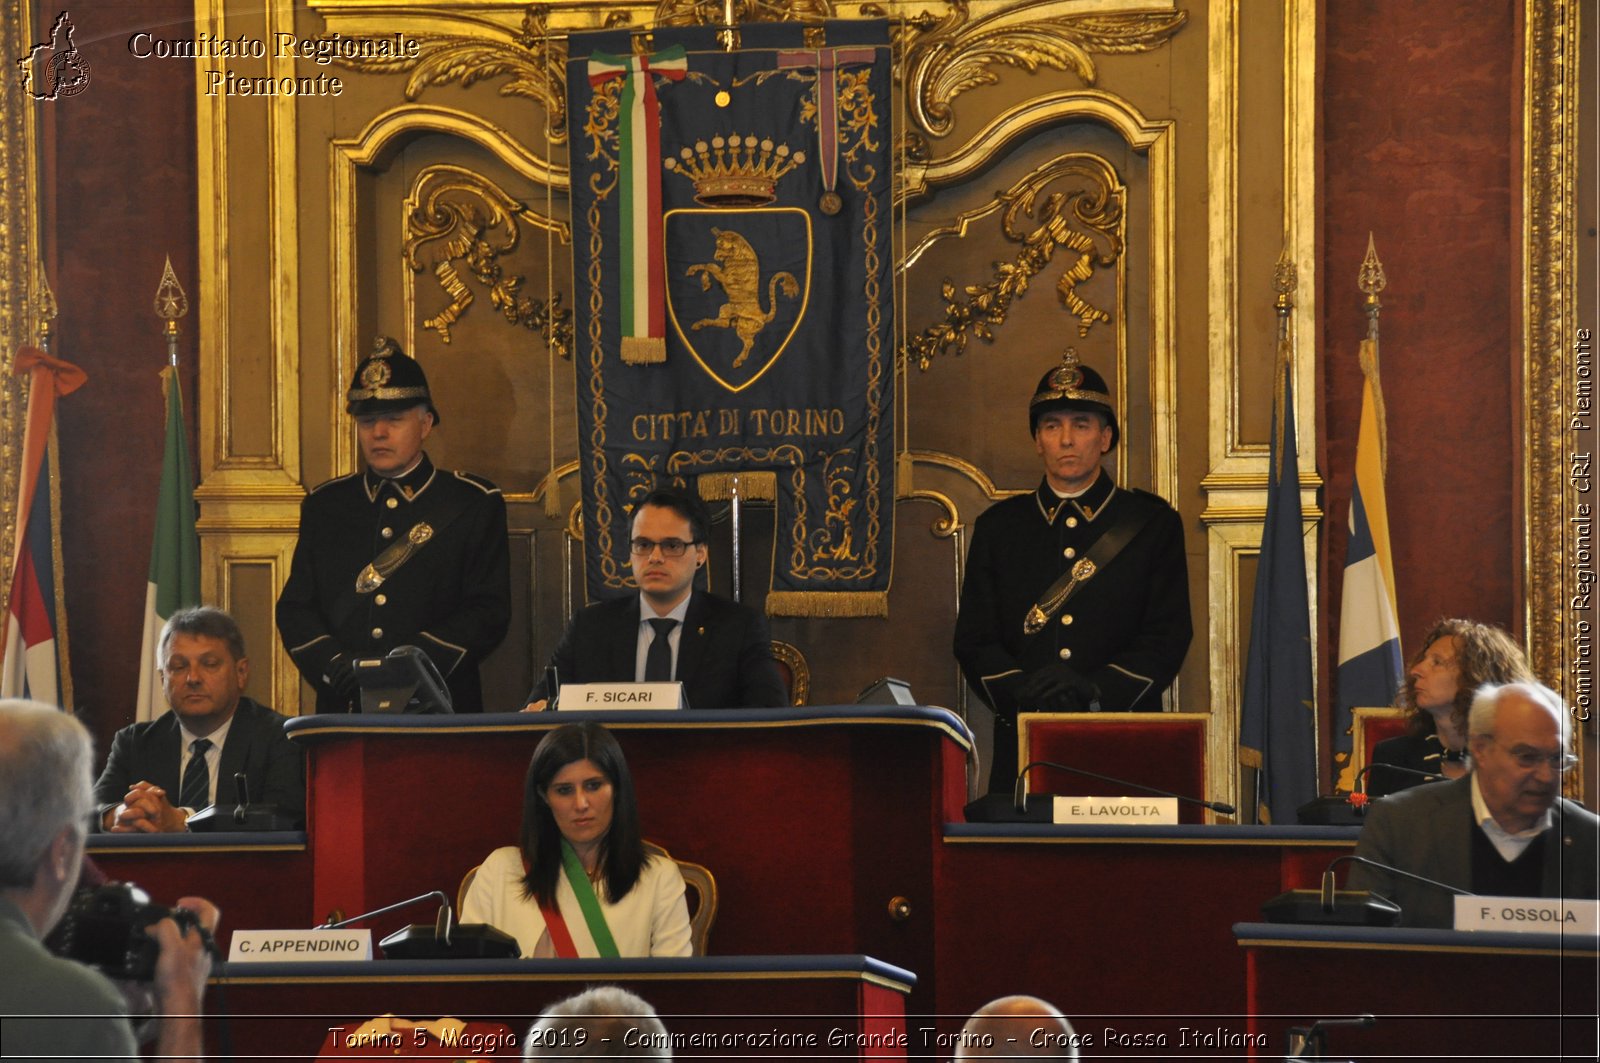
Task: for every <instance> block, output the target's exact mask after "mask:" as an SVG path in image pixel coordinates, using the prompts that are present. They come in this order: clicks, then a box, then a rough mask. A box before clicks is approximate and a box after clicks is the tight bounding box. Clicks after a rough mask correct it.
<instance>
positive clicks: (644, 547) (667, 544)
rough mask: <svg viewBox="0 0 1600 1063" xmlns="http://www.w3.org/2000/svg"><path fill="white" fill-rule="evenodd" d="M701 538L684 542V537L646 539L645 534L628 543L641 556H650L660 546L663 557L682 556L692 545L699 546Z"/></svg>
mask: <svg viewBox="0 0 1600 1063" xmlns="http://www.w3.org/2000/svg"><path fill="white" fill-rule="evenodd" d="M699 544H700V540H698V539H695V540H692V541H690V542H687V543H686V542H684V541H683V540H682V539H660V540H657V539H646V538H644V537H643V536H641V537H639V538H637V539H635V540H633V541H632V542H630V543H629V544H628V545H629V547H631V548H632V549H633V552H634V553H635V554H637V555H638V556H640V557H648V556H650V554H651V552H652V551H654V550H655V549H657V548H658V547H659V548H660V550H661V556H662V557H682V556H683V552H684V551H685V550H687V549H689V547H691V546H698V545H699Z"/></svg>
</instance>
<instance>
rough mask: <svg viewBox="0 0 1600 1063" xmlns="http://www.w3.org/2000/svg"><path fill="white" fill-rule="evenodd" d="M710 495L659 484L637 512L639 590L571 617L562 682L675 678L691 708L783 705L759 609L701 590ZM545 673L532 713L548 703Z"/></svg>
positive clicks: (556, 659) (558, 659)
mask: <svg viewBox="0 0 1600 1063" xmlns="http://www.w3.org/2000/svg"><path fill="white" fill-rule="evenodd" d="M710 524H711V520H710V515H709V514H708V513H707V512H706V507H705V503H703V502H701V501H700V500H699V499H698V498H695V497H693V496H692V495H687V494H683V493H682V492H679V491H671V490H657V491H653V492H651V493H650V494H649V495H647V496H645V498H644V500H643V501H642V502H640V503H639V505H638V506H637V508H635V509H634V511H633V541H632V557H633V561H632V564H633V576H634V579H635V581H636V582H637V583H638V585H639V593H638V595H637V596H632V597H628V598H617V599H613V600H611V601H605V602H597V603H595V604H594V605H591V606H588V607H587V608H585V609H582V610H580V611H579V613H578V615H577V616H575V617H573V618H572V622H571V623H570V624H568V625H567V631H566V634H564V635H563V636H562V637H561V644H560V645H558V646H557V647H556V651H555V653H554V655H552V657H551V659H550V664H551V665H552V666H554V667H555V669H556V676H557V679H558V681H560V682H562V683H615V682H629V681H632V682H654V681H662V682H666V681H671V680H674V679H676V680H678V681H679V682H681V683H683V690H684V697H685V698H686V699H687V700H688V702H689V707H690V708H694V709H746V708H752V709H753V708H778V707H782V706H787V705H788V704H789V697H788V693H787V691H786V690H785V688H784V684H783V679H782V677H780V676H779V675H778V667H777V664H776V663H775V662H774V661H773V659H772V640H771V636H770V635H769V634H768V631H767V622H766V619H765V618H764V617H763V616H762V615H761V614H760V613H758V612H756V611H755V610H754V609H751V608H750V607H748V606H745V605H740V604H739V603H737V602H732V601H729V600H728V599H726V598H720V597H718V596H717V595H715V594H709V593H707V592H705V591H702V590H698V589H696V587H695V585H694V578H695V573H696V572H698V571H699V569H700V568H701V566H703V565H704V564H705V563H706V532H707V530H708V529H709V527H710ZM547 696H548V691H546V690H545V684H544V680H543V679H542V678H541V679H540V680H539V682H538V684H537V685H536V686H535V687H534V688H533V691H532V693H530V694H529V695H528V702H529V704H528V706H527V708H526V709H525V710H524V711H526V712H537V711H539V710H540V709H543V708H544V707H545V699H546V697H547Z"/></svg>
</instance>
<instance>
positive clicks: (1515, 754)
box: [1483, 735, 1578, 775]
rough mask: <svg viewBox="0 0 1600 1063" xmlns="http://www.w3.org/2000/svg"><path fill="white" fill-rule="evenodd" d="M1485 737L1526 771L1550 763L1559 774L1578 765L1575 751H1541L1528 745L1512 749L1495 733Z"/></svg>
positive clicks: (1552, 769) (1552, 768) (1551, 768)
mask: <svg viewBox="0 0 1600 1063" xmlns="http://www.w3.org/2000/svg"><path fill="white" fill-rule="evenodd" d="M1483 737H1485V738H1487V739H1488V740H1489V741H1491V742H1493V743H1494V744H1495V745H1497V746H1500V748H1501V749H1505V750H1506V753H1507V754H1508V755H1509V756H1510V757H1511V759H1512V760H1514V761H1516V762H1517V766H1518V767H1520V768H1522V769H1523V770H1524V771H1532V770H1534V769H1535V768H1537V767H1538V766H1539V765H1541V764H1548V765H1550V770H1551V771H1553V772H1555V773H1556V774H1558V775H1559V774H1561V773H1562V772H1568V771H1571V770H1572V769H1573V768H1576V767H1577V766H1578V758H1577V756H1576V754H1573V753H1541V752H1539V751H1538V750H1537V749H1529V748H1528V747H1527V746H1515V747H1513V748H1511V749H1506V747H1505V746H1503V745H1500V742H1499V741H1498V740H1496V738H1495V737H1494V735H1484V736H1483Z"/></svg>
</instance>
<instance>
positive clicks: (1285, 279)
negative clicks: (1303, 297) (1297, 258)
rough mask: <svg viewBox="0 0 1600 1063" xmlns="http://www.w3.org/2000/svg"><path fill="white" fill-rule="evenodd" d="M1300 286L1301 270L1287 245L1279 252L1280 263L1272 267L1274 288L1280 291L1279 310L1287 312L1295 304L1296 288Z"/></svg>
mask: <svg viewBox="0 0 1600 1063" xmlns="http://www.w3.org/2000/svg"><path fill="white" fill-rule="evenodd" d="M1299 287H1300V271H1299V269H1297V268H1296V267H1295V264H1294V260H1293V259H1291V258H1290V257H1289V249H1288V248H1287V247H1285V248H1284V249H1283V250H1282V251H1281V252H1279V253H1278V264H1277V265H1276V266H1274V267H1273V268H1272V290H1273V291H1275V292H1277V293H1278V300H1277V306H1278V312H1279V313H1280V314H1281V313H1285V312H1287V310H1288V308H1289V307H1291V306H1293V305H1294V298H1293V296H1294V293H1295V290H1296V289H1298V288H1299Z"/></svg>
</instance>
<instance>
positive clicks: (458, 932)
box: [316, 890, 521, 960]
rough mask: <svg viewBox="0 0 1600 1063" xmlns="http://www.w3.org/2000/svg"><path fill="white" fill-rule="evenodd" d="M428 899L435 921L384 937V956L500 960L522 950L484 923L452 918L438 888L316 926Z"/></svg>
mask: <svg viewBox="0 0 1600 1063" xmlns="http://www.w3.org/2000/svg"><path fill="white" fill-rule="evenodd" d="M429 900H436V901H438V902H439V914H438V915H437V916H435V917H434V921H433V922H432V923H416V924H413V925H411V926H408V927H404V928H402V929H400V930H396V931H395V932H394V933H392V934H390V935H389V936H388V937H386V938H384V939H383V940H382V941H380V942H379V943H378V947H379V948H381V949H382V950H383V954H384V956H385V957H387V958H389V959H391V960H447V959H462V960H466V959H472V960H499V959H510V958H513V957H515V956H516V955H517V954H518V953H519V952H521V949H520V948H519V946H518V945H517V940H516V938H514V937H512V936H511V935H510V934H507V933H505V932H504V931H501V930H497V929H496V928H494V927H492V926H490V925H488V924H487V923H461V924H459V925H458V924H457V923H456V922H455V912H454V909H453V908H451V906H450V898H449V897H447V896H445V895H444V893H442V892H441V891H439V890H434V891H433V892H432V893H424V894H422V895H421V896H417V897H412V898H410V899H409V900H404V901H400V902H398V903H396V904H391V905H388V906H386V907H383V908H379V909H378V910H377V911H375V912H366V913H364V914H362V915H357V916H352V917H351V918H349V919H341V920H339V921H338V922H333V921H331V920H330V921H328V922H326V923H323V924H322V925H321V926H319V927H317V928H316V929H318V930H337V929H339V928H340V927H342V926H349V925H350V924H351V923H359V922H361V921H362V920H363V919H371V918H373V917H374V916H379V915H384V914H386V913H388V912H392V911H395V910H396V909H399V908H405V907H407V906H408V905H412V904H416V903H418V902H419V901H429Z"/></svg>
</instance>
